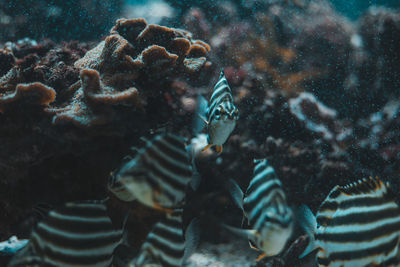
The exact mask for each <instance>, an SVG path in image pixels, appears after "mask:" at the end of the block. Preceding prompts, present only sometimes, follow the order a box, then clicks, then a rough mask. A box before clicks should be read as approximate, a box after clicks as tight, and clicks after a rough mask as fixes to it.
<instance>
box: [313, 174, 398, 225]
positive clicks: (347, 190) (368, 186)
mask: <svg viewBox="0 0 400 267" xmlns="http://www.w3.org/2000/svg"><path fill="white" fill-rule="evenodd" d="M358 199H361V200H363V199H386V200H387V201H388V202H390V201H394V200H393V198H392V196H391V194H390V187H389V184H388V183H383V182H382V180H380V179H379V178H378V177H376V178H373V177H369V178H363V179H360V180H358V181H357V182H353V183H350V184H347V185H344V186H339V185H337V186H335V187H334V188H333V189H332V190H331V191H330V193H329V194H328V196H327V197H326V199H325V200H324V201H323V202H322V204H321V206H320V207H319V210H318V213H317V216H316V217H317V223H318V225H322V226H326V225H328V224H329V222H330V220H331V219H332V217H333V216H334V215H335V214H336V213H337V212H339V210H342V209H346V208H349V207H350V206H351V205H352V204H351V203H352V201H353V202H354V201H357V200H358Z"/></svg>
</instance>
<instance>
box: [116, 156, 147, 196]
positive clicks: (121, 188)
mask: <svg viewBox="0 0 400 267" xmlns="http://www.w3.org/2000/svg"><path fill="white" fill-rule="evenodd" d="M148 187H149V185H148V184H147V179H146V175H145V170H144V168H143V167H141V164H140V161H138V160H137V159H132V160H130V161H129V162H127V163H125V164H123V165H122V166H121V167H120V169H119V170H117V171H116V172H112V173H111V175H110V179H109V181H108V190H109V191H110V192H112V193H113V194H114V195H115V196H116V197H118V198H119V199H120V200H122V201H133V200H135V199H137V198H139V197H138V195H140V194H145V193H146V192H148V190H145V189H148ZM140 190H142V192H141V193H140V194H138V191H139V192H140Z"/></svg>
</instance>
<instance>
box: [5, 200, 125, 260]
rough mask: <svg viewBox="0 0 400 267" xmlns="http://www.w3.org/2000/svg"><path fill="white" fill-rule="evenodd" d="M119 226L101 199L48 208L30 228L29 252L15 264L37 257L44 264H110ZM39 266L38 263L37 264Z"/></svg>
mask: <svg viewBox="0 0 400 267" xmlns="http://www.w3.org/2000/svg"><path fill="white" fill-rule="evenodd" d="M121 240H122V229H115V228H114V227H113V225H112V222H111V219H110V217H109V216H108V214H107V207H106V206H105V205H104V204H103V203H95V202H72V203H67V204H65V206H63V207H61V208H59V209H55V210H52V211H50V212H49V214H48V217H47V218H46V219H44V220H43V221H42V222H40V223H39V224H38V225H37V228H36V229H35V230H34V231H33V232H32V234H31V239H30V249H31V252H32V253H33V255H27V257H26V259H23V260H17V261H14V262H16V264H14V265H11V266H21V265H18V263H20V262H25V264H26V266H28V265H29V263H32V264H33V263H34V262H39V260H38V259H39V258H40V261H41V262H42V263H43V264H44V263H45V265H44V266H51V265H53V266H61V267H68V266H74V267H76V266H85V267H88V266H104V267H106V266H107V267H108V266H110V264H111V262H112V259H113V251H114V249H115V248H116V247H117V246H118V245H119V244H120V243H121ZM40 266H42V265H40Z"/></svg>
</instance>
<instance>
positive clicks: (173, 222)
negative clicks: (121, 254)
mask: <svg viewBox="0 0 400 267" xmlns="http://www.w3.org/2000/svg"><path fill="white" fill-rule="evenodd" d="M196 245H197V240H196V230H195V224H194V221H192V223H191V224H190V225H189V226H188V228H187V229H186V233H185V234H184V232H183V225H182V210H181V209H179V210H175V211H174V212H173V213H172V214H170V215H167V218H166V219H165V220H163V221H161V222H158V223H156V224H155V226H154V227H153V229H152V230H151V232H150V233H149V235H148V236H147V238H146V241H145V242H144V243H143V245H142V247H141V249H140V252H139V254H138V257H137V258H136V259H134V260H133V261H132V263H131V265H130V266H131V267H142V266H163V267H178V266H182V265H183V263H184V261H185V260H186V258H187V257H188V256H190V254H191V252H193V250H194V248H195V247H196Z"/></svg>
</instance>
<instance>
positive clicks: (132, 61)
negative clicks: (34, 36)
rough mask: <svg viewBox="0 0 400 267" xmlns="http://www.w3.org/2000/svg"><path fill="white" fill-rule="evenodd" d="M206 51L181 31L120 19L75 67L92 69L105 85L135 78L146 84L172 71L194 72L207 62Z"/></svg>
mask: <svg viewBox="0 0 400 267" xmlns="http://www.w3.org/2000/svg"><path fill="white" fill-rule="evenodd" d="M209 50H210V47H209V46H208V45H207V44H206V43H204V42H202V41H199V40H192V37H191V34H190V33H189V32H186V31H184V30H180V29H173V28H168V27H163V26H159V25H152V24H150V25H148V24H147V22H146V21H145V20H144V19H131V20H127V19H120V20H118V21H117V23H116V25H115V26H114V27H113V28H112V29H111V35H110V36H108V37H107V38H106V39H105V41H103V42H101V43H100V44H99V45H98V46H97V47H96V48H94V49H93V50H91V51H89V52H88V53H87V54H86V55H85V57H84V58H82V59H80V60H78V61H77V62H76V63H75V67H77V68H80V69H84V68H93V69H95V70H98V71H99V72H100V74H101V78H102V80H103V82H104V84H107V85H113V86H123V85H127V84H132V81H133V80H137V79H140V80H141V81H142V82H143V81H146V80H148V79H149V76H151V79H154V78H155V77H154V76H156V77H157V78H163V79H165V78H167V76H168V75H169V74H171V73H173V72H175V73H181V74H190V73H193V72H197V71H199V70H200V69H201V68H202V67H203V66H204V64H205V63H206V58H205V56H206V54H207V53H208V52H209ZM121 72H122V73H123V75H121ZM149 74H151V75H149Z"/></svg>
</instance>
